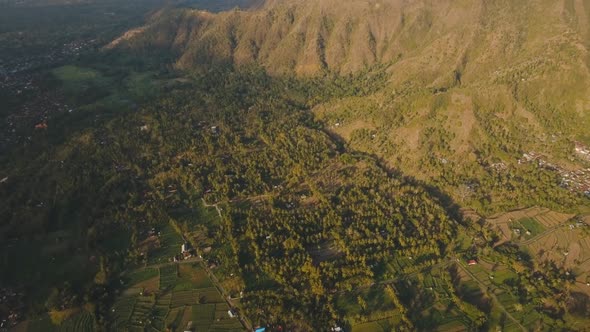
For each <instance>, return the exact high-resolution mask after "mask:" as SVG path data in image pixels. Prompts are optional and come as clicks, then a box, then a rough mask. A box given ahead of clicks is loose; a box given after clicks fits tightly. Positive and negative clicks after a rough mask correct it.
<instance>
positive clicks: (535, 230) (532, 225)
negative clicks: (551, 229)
mask: <svg viewBox="0 0 590 332" xmlns="http://www.w3.org/2000/svg"><path fill="white" fill-rule="evenodd" d="M518 222H519V223H520V224H521V225H522V226H523V227H524V228H525V232H526V231H529V232H530V233H531V234H530V236H531V237H534V236H537V235H539V234H541V233H543V232H544V231H545V230H546V228H545V226H543V225H542V224H541V223H540V222H538V221H537V220H536V219H533V218H524V219H520V220H518Z"/></svg>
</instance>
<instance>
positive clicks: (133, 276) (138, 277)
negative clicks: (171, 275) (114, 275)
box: [122, 268, 160, 286]
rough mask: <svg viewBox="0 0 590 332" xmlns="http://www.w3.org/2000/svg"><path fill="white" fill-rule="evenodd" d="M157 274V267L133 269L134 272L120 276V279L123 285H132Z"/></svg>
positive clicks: (158, 273)
mask: <svg viewBox="0 0 590 332" xmlns="http://www.w3.org/2000/svg"><path fill="white" fill-rule="evenodd" d="M159 275H160V272H159V271H158V269H153V268H146V269H142V270H137V271H134V272H132V273H129V274H127V275H124V276H123V277H122V280H123V282H124V283H125V285H130V286H132V285H135V284H138V283H140V282H142V281H146V280H149V279H152V278H154V277H157V276H159Z"/></svg>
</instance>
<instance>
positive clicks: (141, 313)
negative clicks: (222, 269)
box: [111, 264, 243, 332]
mask: <svg viewBox="0 0 590 332" xmlns="http://www.w3.org/2000/svg"><path fill="white" fill-rule="evenodd" d="M150 274H153V272H150ZM205 277H207V275H206V273H205V271H204V270H202V269H201V268H200V267H199V266H198V265H196V264H195V265H192V266H191V265H189V264H182V265H178V264H171V265H166V266H162V267H160V269H159V283H160V285H161V287H160V289H157V290H156V291H155V293H152V292H148V293H143V294H144V295H140V294H142V290H145V288H138V287H135V288H131V289H128V290H126V291H125V292H124V294H127V295H123V296H122V297H120V298H119V299H118V300H117V302H116V303H115V305H114V307H113V311H112V313H111V316H112V317H111V320H112V321H113V322H114V323H113V325H112V328H111V330H125V331H150V332H158V331H165V330H166V329H167V328H168V327H170V326H171V327H172V330H173V331H184V330H185V329H186V327H187V324H188V323H189V322H192V326H193V328H195V329H196V330H197V331H220V332H221V331H223V332H227V331H242V330H243V328H242V326H241V323H240V321H239V320H238V319H235V318H233V319H232V318H230V317H229V316H228V313H227V312H228V310H229V307H228V305H227V303H225V301H224V300H223V298H222V296H221V295H220V293H219V292H218V291H217V289H216V288H215V287H212V283H211V281H210V280H208V279H203V278H205ZM150 280H151V279H150ZM144 282H146V281H142V282H140V283H139V284H137V285H141V284H142V283H144ZM178 285H183V288H182V289H180V290H177V289H176V288H177V287H176V286H178ZM199 286H201V287H199ZM203 286H204V287H203ZM184 287H188V289H184ZM147 294H149V295H147Z"/></svg>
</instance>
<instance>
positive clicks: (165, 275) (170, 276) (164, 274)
mask: <svg viewBox="0 0 590 332" xmlns="http://www.w3.org/2000/svg"><path fill="white" fill-rule="evenodd" d="M177 282H178V268H177V265H176V264H173V265H167V266H164V267H161V268H160V289H168V288H172V287H174V286H175V285H176V284H177Z"/></svg>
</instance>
